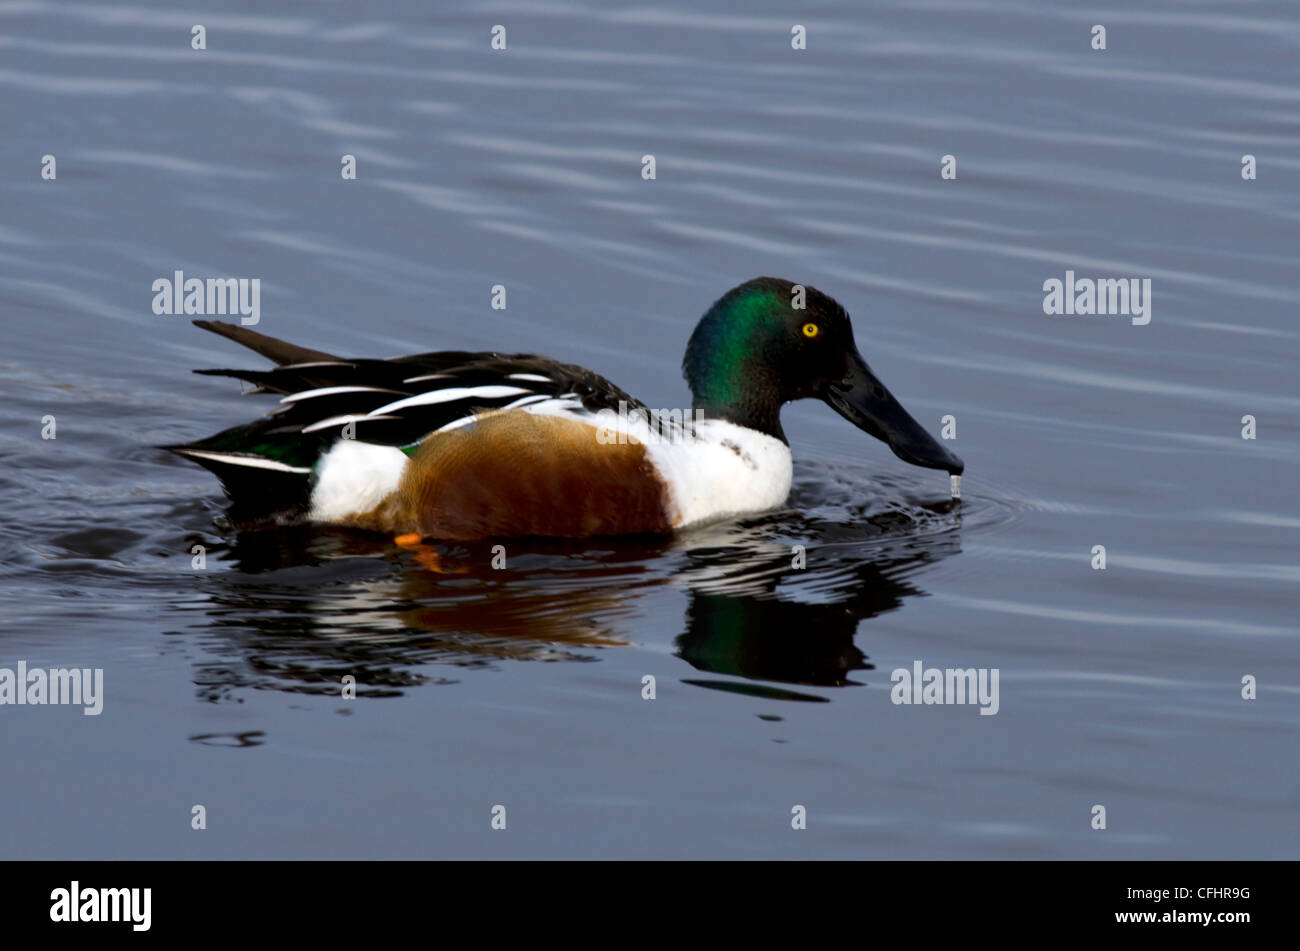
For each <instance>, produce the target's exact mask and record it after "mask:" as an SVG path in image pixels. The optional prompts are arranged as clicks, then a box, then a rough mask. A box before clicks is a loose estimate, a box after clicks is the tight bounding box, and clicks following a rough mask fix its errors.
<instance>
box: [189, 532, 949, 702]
mask: <svg viewBox="0 0 1300 951" xmlns="http://www.w3.org/2000/svg"><path fill="white" fill-rule="evenodd" d="M881 518H883V519H884V521H883V522H880V521H879V520H878V519H877V520H872V521H867V522H863V523H861V524H859V525H855V526H853V527H852V528H850V527H848V526H844V525H828V524H817V523H814V522H811V521H806V520H801V519H799V518H797V517H793V516H790V514H789V513H785V515H784V517H768V518H765V519H760V520H757V521H754V522H750V523H744V524H730V525H725V526H722V527H719V528H714V529H710V530H705V531H701V532H694V533H691V534H690V535H688V536H683V537H680V538H676V539H672V540H663V539H659V540H654V539H621V540H618V541H617V542H613V541H611V542H601V543H598V544H597V545H593V544H592V543H591V542H589V541H588V542H582V543H570V542H557V541H541V540H532V541H526V542H525V541H507V542H501V543H499V544H500V546H502V547H496V544H494V543H482V544H474V545H468V546H466V545H459V546H450V547H444V546H436V547H433V548H430V549H429V551H428V552H426V553H423V554H421V553H418V552H417V553H414V554H412V553H411V552H406V551H401V550H400V549H397V548H395V547H394V546H393V544H392V542H391V541H390V540H388V539H386V538H383V537H380V536H374V535H368V534H363V533H353V532H348V531H344V530H338V529H319V528H310V527H290V528H285V527H278V528H275V529H267V530H261V531H245V532H240V533H238V534H236V535H234V536H233V538H232V540H231V542H230V544H229V547H227V548H224V549H222V548H220V547H218V548H216V549H215V550H213V551H211V553H210V556H209V557H212V558H215V559H217V560H218V561H219V562H220V563H221V565H222V566H227V567H228V568H229V569H230V570H225V571H222V570H217V571H213V572H212V573H211V574H209V575H207V576H206V580H207V582H208V587H207V590H206V591H205V592H204V597H203V598H202V599H201V600H198V601H195V602H190V603H189V604H186V605H183V607H191V608H195V609H198V610H201V611H202V612H203V613H204V615H205V621H204V623H203V625H202V628H203V630H204V635H203V645H202V646H203V648H204V652H205V654H206V655H207V659H206V660H205V661H203V662H201V663H200V664H199V665H198V666H199V669H198V673H197V677H196V683H197V684H198V687H199V693H200V696H201V697H203V698H205V699H209V700H214V701H215V700H222V699H226V698H229V697H231V696H233V695H234V694H236V693H237V692H238V691H239V690H241V689H247V688H252V689H275V690H284V691H292V692H300V693H311V694H320V695H328V696H340V695H341V683H342V682H343V678H344V676H346V675H351V676H353V677H355V678H356V683H357V696H358V697H367V696H369V697H376V696H391V695H395V694H399V693H400V692H402V691H403V690H404V689H406V688H410V687H413V686H417V685H420V684H428V683H439V682H444V683H445V682H449V681H451V682H454V681H455V680H456V679H457V674H456V669H457V668H463V667H468V666H475V665H487V664H492V663H495V662H499V661H503V660H547V661H594V660H597V659H598V658H599V655H600V653H601V652H602V651H603V650H604V649H609V648H619V647H621V646H624V645H627V644H629V643H630V642H631V640H632V637H633V631H634V630H636V629H637V626H638V625H642V624H644V623H645V621H644V618H642V617H634V616H635V615H644V614H646V613H647V612H648V610H651V609H653V610H657V611H660V612H662V610H663V607H662V606H654V607H653V608H651V606H650V602H649V601H648V599H647V596H648V595H649V594H651V593H652V592H654V591H656V590H661V589H662V588H663V587H665V586H671V587H674V588H684V589H685V590H686V592H687V596H688V599H689V601H688V605H687V608H686V617H685V622H684V624H683V621H682V619H681V617H680V615H677V616H676V617H675V620H674V621H673V622H672V623H673V625H674V626H675V627H677V628H678V629H679V630H683V628H684V630H683V632H682V633H681V634H680V635H678V636H677V637H676V639H675V646H676V648H677V655H678V656H679V657H681V658H682V659H683V660H685V661H686V662H687V663H689V664H690V665H691V666H692V667H694V668H695V669H696V670H699V671H705V672H709V673H713V674H722V675H727V676H728V677H730V678H735V679H727V680H722V679H713V678H708V679H701V678H690V677H687V678H683V679H684V680H685V681H686V682H687V683H692V684H696V685H699V686H704V687H712V688H716V689H720V690H729V691H734V692H742V693H749V694H757V695H760V696H765V697H776V698H786V699H799V700H824V699H825V698H824V697H820V696H815V695H812V694H809V693H804V692H799V691H794V690H790V689H787V688H783V687H777V686H772V685H773V684H802V685H815V686H819V687H837V686H845V685H850V684H854V683H855V681H854V680H852V679H850V674H851V672H853V671H861V670H870V669H871V666H872V665H871V664H870V663H869V662H868V660H867V658H866V656H865V655H864V654H863V653H862V651H861V650H859V649H858V647H857V646H856V645H855V643H854V639H855V635H856V632H857V629H858V625H859V622H860V621H862V620H863V619H866V618H871V617H875V616H877V615H879V614H883V613H885V612H887V611H892V610H895V609H896V608H898V607H900V606H901V605H902V604H903V603H904V601H905V600H906V599H907V598H909V597H913V596H917V595H920V594H922V593H923V592H922V591H920V590H919V589H918V588H916V587H915V586H914V585H912V584H911V583H909V582H908V581H907V580H906V577H907V576H908V575H910V574H912V573H913V572H915V571H916V569H918V568H920V567H922V566H924V565H926V564H930V563H933V562H935V561H937V560H939V559H941V558H944V557H947V556H948V555H950V554H955V553H956V552H958V551H959V550H960V543H959V532H958V531H957V522H956V519H955V518H952V519H943V520H941V523H940V524H939V525H938V526H937V527H936V525H935V524H929V525H928V526H927V531H924V532H923V531H918V530H917V526H916V524H915V523H914V520H912V519H911V518H910V517H908V516H896V517H895V516H882V517H881ZM799 539H803V541H800V540H799ZM796 546H800V547H796ZM800 549H801V550H800ZM503 559H504V562H503ZM494 565H495V566H496V567H494ZM801 565H802V566H801ZM214 567H217V566H215V565H214ZM664 604H668V605H675V601H674V600H672V599H668V600H666V601H665V602H664ZM435 664H436V665H441V667H442V671H441V673H440V674H431V673H430V672H429V667H430V665H435Z"/></svg>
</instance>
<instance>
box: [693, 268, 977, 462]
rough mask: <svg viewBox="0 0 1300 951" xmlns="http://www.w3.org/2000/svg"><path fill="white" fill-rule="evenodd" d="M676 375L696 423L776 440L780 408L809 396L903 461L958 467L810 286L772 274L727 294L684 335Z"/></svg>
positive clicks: (844, 317) (838, 310) (836, 308)
mask: <svg viewBox="0 0 1300 951" xmlns="http://www.w3.org/2000/svg"><path fill="white" fill-rule="evenodd" d="M682 372H683V374H684V375H685V377H686V382H687V383H689V384H690V387H691V392H692V393H693V394H694V397H695V399H694V406H695V408H696V409H701V410H703V411H704V414H705V416H706V417H712V418H720V419H725V420H727V421H729V422H733V423H736V424H737V425H740V426H745V427H747V428H749V429H755V430H758V431H759V432H763V433H767V434H768V435H770V436H775V437H776V438H778V439H780V440H782V441H784V440H785V433H784V432H783V431H782V429H781V407H782V406H783V405H785V404H786V403H788V402H790V401H791V400H800V399H809V398H815V399H820V400H824V401H825V402H826V403H827V404H828V405H830V406H831V408H833V409H834V410H835V411H836V412H837V413H839V414H840V415H841V416H843V417H845V418H846V419H848V420H849V421H850V422H851V423H853V424H854V425H855V426H857V427H858V428H859V429H862V430H864V431H865V432H868V433H870V434H871V435H873V436H875V437H876V438H877V439H881V440H883V441H884V442H886V443H888V444H889V447H890V448H891V449H892V450H893V451H894V454H895V455H897V456H898V457H899V458H900V459H903V460H904V461H906V462H910V463H912V464H913V465H918V466H926V467H928V468H931V469H946V470H948V471H949V472H951V473H953V474H954V475H958V474H960V473H961V472H962V470H963V468H964V464H963V463H962V461H961V459H959V458H958V457H957V456H955V455H953V454H952V453H951V452H949V451H948V450H947V449H945V448H944V447H943V446H942V445H941V444H939V443H938V442H937V441H936V440H935V439H934V438H933V437H932V436H931V435H930V434H929V433H928V432H926V431H925V429H923V428H922V427H921V424H920V423H918V422H917V421H916V420H914V419H913V418H912V417H911V416H909V415H908V413H907V411H906V410H904V409H903V407H902V406H901V405H899V403H898V401H897V400H896V399H894V397H893V396H892V395H890V393H889V391H888V390H887V389H885V387H884V385H883V384H882V383H881V382H880V381H879V380H877V379H876V376H875V374H874V373H872V372H871V368H870V367H869V366H867V363H866V361H865V360H863V359H862V355H861V354H860V353H858V348H857V346H856V345H855V344H854V341H853V325H852V324H851V323H850V321H849V315H848V314H847V313H846V312H845V310H844V308H843V307H841V306H840V305H839V304H838V303H836V302H835V301H834V300H833V299H832V298H830V297H828V296H826V295H825V294H823V293H821V292H820V291H818V290H817V289H815V288H812V287H806V286H804V285H799V284H792V283H791V282H790V281H783V280H780V279H778V278H774V277H759V278H755V279H754V280H752V281H746V282H745V283H744V284H741V285H740V286H739V287H734V288H732V289H731V290H730V291H728V292H727V293H726V294H724V295H723V296H722V297H721V298H720V299H719V300H718V301H717V302H716V303H715V304H714V305H713V306H712V307H711V308H709V312H708V313H707V314H705V315H704V316H703V317H702V318H701V319H700V322H699V324H698V325H697V326H696V328H695V332H694V333H693V334H691V340H690V343H689V344H688V345H687V347H686V357H685V359H684V360H683V361H682Z"/></svg>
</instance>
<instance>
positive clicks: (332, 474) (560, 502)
mask: <svg viewBox="0 0 1300 951" xmlns="http://www.w3.org/2000/svg"><path fill="white" fill-rule="evenodd" d="M800 296H802V300H800V299H799V298H800ZM800 303H802V304H803V306H802V307H799V306H797V305H798V304H800ZM194 323H195V324H196V325H197V326H199V327H202V328H203V329H204V330H210V331H212V332H213V333H218V334H221V335H222V336H224V337H228V338H229V339H231V340H233V341H235V342H236V343H240V344H243V345H244V346H246V347H248V348H250V349H252V350H255V351H256V352H258V353H259V354H261V355H262V356H265V357H267V358H269V359H270V360H272V361H274V362H275V363H276V364H277V366H276V367H275V368H274V369H271V370H228V369H226V370H197V371H195V372H197V373H207V374H215V375H220V376H232V377H237V378H238V379H241V380H245V381H247V382H250V383H253V384H256V389H254V390H253V391H252V392H255V393H278V394H280V395H281V399H280V404H281V405H280V406H279V408H278V409H276V410H274V411H273V412H272V413H271V414H270V415H269V416H268V417H267V418H265V419H261V420H258V421H257V422H254V423H250V424H248V425H246V426H236V427H234V428H233V429H227V430H225V431H224V432H221V433H218V434H217V435H215V436H212V437H210V438H208V439H203V440H199V441H198V442H193V443H187V444H185V445H177V446H167V447H164V448H167V449H170V450H171V451H173V452H176V453H179V454H180V455H182V456H185V457H187V458H189V459H192V460H194V461H195V462H198V463H199V464H201V465H203V466H206V467H207V468H208V469H210V470H212V471H213V472H214V473H216V475H217V476H218V477H219V478H220V479H221V481H222V482H223V483H224V485H225V488H226V491H227V492H228V493H229V495H230V496H231V498H232V499H233V500H234V502H235V503H236V506H239V505H240V503H243V504H244V505H245V506H251V507H256V508H258V509H260V510H262V511H270V510H277V509H283V510H289V511H296V512H298V513H300V514H302V515H305V516H306V518H308V519H310V520H312V521H317V522H328V523H335V524H343V525H351V526H355V527H359V528H365V529H373V530H376V531H385V532H390V533H397V534H399V535H405V536H412V535H418V536H420V537H422V538H432V539H443V540H471V539H480V538H490V537H512V536H515V537H517V536H527V535H545V536H559V537H569V538H585V537H591V536H598V535H620V534H638V533H656V534H666V533H670V532H673V531H675V530H677V529H680V528H683V527H685V526H688V525H693V524H697V523H700V522H705V521H709V520H713V519H717V518H720V517H723V516H728V515H738V514H744V513H752V512H758V511H763V510H766V509H770V508H774V507H776V506H778V505H780V504H781V503H783V502H784V501H785V499H786V496H787V494H788V493H789V491H790V479H791V473H792V464H791V456H790V447H789V444H788V443H787V442H786V438H785V433H784V432H783V431H782V429H781V419H780V413H781V407H782V406H783V405H784V404H786V403H788V402H790V401H791V400H798V399H809V398H815V399H821V400H824V401H825V402H826V403H828V404H829V405H830V406H831V408H833V409H834V410H835V411H836V412H838V413H840V415H842V416H844V417H845V418H846V419H848V420H849V421H850V422H851V423H853V424H854V425H855V426H857V427H859V428H860V429H863V430H865V431H866V432H868V433H870V434H871V435H872V436H875V437H876V438H877V439H881V440H883V441H884V442H886V443H888V445H889V447H890V448H891V449H892V450H893V451H894V453H895V455H897V456H898V457H899V458H901V459H903V460H905V461H906V462H909V463H912V464H913V465H918V466H926V467H929V468H932V469H946V470H947V471H948V472H950V473H953V474H954V475H956V474H960V473H961V471H962V468H963V464H962V461H961V460H960V459H959V458H958V457H957V456H955V455H953V453H951V452H949V451H948V450H947V449H946V448H944V447H943V446H942V445H940V444H939V443H938V442H937V441H936V440H935V439H934V438H933V437H931V436H930V434H929V433H927V432H926V430H925V429H924V428H922V427H921V425H920V424H919V423H918V422H917V421H916V420H914V419H913V418H912V417H911V416H910V415H908V413H907V411H906V410H904V409H903V407H902V406H901V405H899V403H898V401H897V400H896V399H894V397H893V396H892V395H891V394H890V393H889V391H888V390H887V389H885V387H884V385H883V384H881V382H880V381H879V380H878V379H877V378H876V376H875V374H874V373H872V371H871V368H870V367H868V366H867V363H866V361H865V360H864V359H863V358H862V355H861V354H860V353H859V352H858V349H857V347H856V346H855V344H854V340H853V328H852V326H851V324H850V322H849V316H848V314H847V313H846V312H845V310H844V308H843V307H841V306H840V305H839V304H837V303H836V302H835V301H834V300H832V299H831V298H830V297H828V296H826V295H825V294H822V293H820V292H819V291H817V290H815V289H813V288H811V287H808V288H804V289H803V290H802V291H801V290H800V287H799V286H798V285H793V284H791V283H790V282H789V281H782V280H777V279H775V278H767V277H764V278H757V279H755V280H752V281H748V282H746V283H744V284H741V285H740V286H738V287H736V288H733V289H732V290H730V291H728V292H727V293H726V294H725V295H723V297H722V298H720V299H719V300H718V301H717V302H716V303H715V304H714V305H713V306H712V307H711V308H710V309H709V311H708V313H706V314H705V315H704V317H703V318H701V320H700V322H699V324H698V325H697V326H696V328H695V332H694V333H693V334H692V335H691V339H690V343H689V344H688V345H687V348H686V356H685V358H684V360H683V361H682V369H683V373H684V375H685V377H686V381H687V382H688V383H689V384H690V388H691V392H692V394H693V396H694V400H693V408H694V410H695V412H694V413H691V414H687V417H688V418H685V419H683V418H681V415H680V414H673V415H669V416H663V415H659V416H656V415H655V414H654V413H652V411H650V410H649V409H648V408H647V407H646V405H645V404H644V403H642V402H640V401H639V400H636V399H634V398H633V397H631V396H629V395H628V394H627V393H625V392H623V391H622V390H621V389H619V388H618V387H617V386H615V385H614V384H612V383H610V382H609V381H608V380H606V379H605V378H604V377H602V376H599V375H597V374H595V373H593V372H591V371H590V370H586V369H583V368H582V367H578V366H571V365H569V364H566V363H559V362H557V361H555V360H551V359H549V358H547V357H540V356H531V355H525V354H514V355H506V354H500V353H468V352H464V351H441V352H436V353H422V354H416V355H413V356H406V357H395V358H393V359H389V360H379V359H364V358H363V359H351V358H342V357H336V356H333V355H331V354H328V353H322V352H321V351H319V350H309V349H306V348H304V347H298V346H295V345H293V344H290V343H286V342H284V341H282V340H277V339H275V338H274V337H268V336H265V335H264V334H260V333H256V332H254V331H252V330H248V329H247V328H245V327H241V326H238V325H234V324H226V323H218V322H214V321H208V320H196V321H195V322H194Z"/></svg>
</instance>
